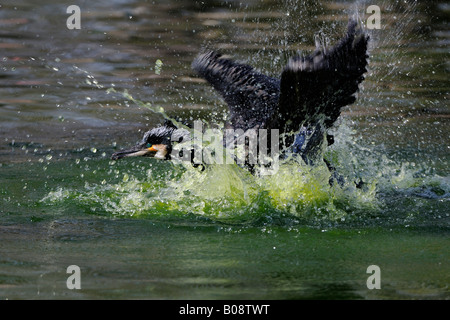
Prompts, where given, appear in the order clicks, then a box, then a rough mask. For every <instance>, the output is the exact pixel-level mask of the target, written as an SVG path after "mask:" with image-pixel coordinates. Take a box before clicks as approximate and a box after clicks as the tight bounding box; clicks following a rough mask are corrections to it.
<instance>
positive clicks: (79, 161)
mask: <svg viewBox="0 0 450 320" xmlns="http://www.w3.org/2000/svg"><path fill="white" fill-rule="evenodd" d="M43 3H44V4H43V5H40V6H36V5H33V4H31V2H30V3H28V2H26V1H24V2H20V3H17V4H14V5H12V4H11V5H2V10H1V11H0V24H1V25H2V26H3V28H2V30H3V31H2V33H1V37H2V42H1V44H0V47H2V48H3V49H2V52H3V54H2V57H1V58H2V86H1V87H0V90H1V93H2V95H1V98H0V139H1V140H0V141H3V143H2V144H1V145H0V172H1V175H0V179H1V185H0V194H1V207H0V213H1V215H0V229H1V232H0V241H1V247H0V297H1V298H8V299H18V298H27V299H28V298H53V297H55V298H150V299H160V298H163V299H164V298H166V299H173V298H175V299H178V298H194V299H215V298H222V299H228V298H234V299H236V298H237V299H240V298H244V299H253V298H268V299H302V298H328V299H329V298H344V299H361V298H363V299H364V298H369V299H371V298H382V299H392V298H394V299H395V298H407V299H415V298H419V299H423V298H437V299H443V298H448V285H449V282H450V281H449V274H450V268H449V263H448V261H449V250H448V247H449V232H448V230H449V214H450V211H449V209H448V200H449V196H450V194H449V193H450V178H449V171H448V163H449V143H448V142H449V130H448V125H449V123H448V117H449V108H448V103H447V101H448V89H449V87H450V86H449V81H448V69H449V65H448V58H446V57H448V44H449V43H448V42H449V33H448V30H446V29H445V27H444V26H445V23H446V21H448V13H449V8H448V6H446V5H445V4H433V5H428V6H426V5H425V4H422V3H420V2H419V3H415V2H404V1H399V2H396V1H392V2H389V1H383V2H380V3H379V6H380V7H381V10H382V17H383V24H382V29H381V30H373V31H369V33H370V35H371V38H372V42H371V49H370V57H371V58H370V63H369V66H370V70H369V72H368V74H367V79H366V81H365V82H363V85H362V88H361V92H360V93H359V94H358V100H357V102H356V103H355V104H354V105H352V106H349V107H347V108H345V110H344V113H343V116H342V117H341V119H340V120H339V123H338V124H337V126H336V128H334V129H333V131H334V135H335V139H336V142H335V144H334V145H333V146H331V147H330V148H328V149H327V150H326V151H325V157H326V158H327V159H328V160H329V161H330V162H332V163H333V165H334V166H335V167H336V169H337V172H338V173H339V175H341V177H343V181H344V182H343V183H341V184H336V183H335V184H332V185H330V183H329V180H330V173H329V171H328V170H327V168H326V166H317V167H310V166H307V165H305V164H304V163H302V162H300V161H298V160H295V159H294V160H292V159H291V160H286V161H282V162H281V164H280V168H279V170H278V172H277V174H275V175H270V176H258V175H251V174H250V173H248V172H247V171H245V170H244V169H242V168H240V167H239V166H237V165H234V164H231V165H212V166H208V167H207V168H206V170H205V171H203V172H201V171H199V170H197V169H195V168H193V167H192V166H189V165H187V166H183V165H180V164H174V163H171V162H163V161H157V160H154V159H148V158H145V159H138V158H136V159H131V158H130V159H123V160H121V161H117V162H116V161H112V160H110V156H111V154H112V153H113V152H115V151H117V150H118V149H120V148H122V147H129V146H131V145H133V144H134V143H135V142H136V141H137V140H139V139H140V138H141V136H142V134H143V132H145V131H146V130H147V129H148V128H150V127H153V126H155V125H157V124H159V123H162V121H163V120H164V117H170V118H174V119H177V120H182V121H186V122H191V121H194V120H197V119H202V120H203V121H209V122H214V123H222V122H223V120H224V117H225V116H226V107H225V105H224V104H223V102H222V101H221V100H220V99H219V96H218V94H217V93H216V92H214V91H213V90H212V89H211V88H210V87H209V86H208V85H207V84H206V83H204V82H203V81H201V80H199V79H198V77H197V76H196V75H195V74H194V73H193V72H192V71H191V70H190V63H191V61H192V59H193V57H194V56H195V55H196V54H197V52H198V51H199V50H200V49H201V48H202V47H205V46H207V47H212V48H216V49H221V50H223V51H224V52H226V53H229V54H233V55H235V57H236V58H237V59H239V60H242V61H246V62H248V63H250V64H252V65H255V66H258V69H259V70H261V71H264V72H266V73H268V74H271V75H277V74H279V72H280V70H281V69H282V67H283V65H284V64H285V63H286V61H287V59H288V58H289V56H290V55H292V54H295V52H296V51H298V50H303V51H309V50H312V49H313V48H314V39H320V41H321V42H324V43H326V42H330V43H333V42H334V41H336V40H337V39H338V38H339V37H340V36H341V34H342V32H343V30H345V25H346V20H347V19H348V16H349V15H354V14H355V13H358V14H359V18H360V19H362V20H364V19H365V18H367V14H364V8H365V7H366V6H367V5H368V4H367V3H365V2H358V3H353V2H348V3H345V2H344V3H342V2H339V3H333V2H327V1H323V2H320V3H317V4H315V5H310V6H308V7H303V6H301V5H300V4H298V3H296V2H295V1H287V2H285V3H284V4H283V5H280V4H276V3H275V2H274V3H268V2H265V3H264V5H262V4H259V3H258V2H255V3H249V4H246V5H238V4H234V3H231V4H222V5H221V6H219V5H216V7H212V8H209V7H204V6H203V5H202V4H201V3H193V2H185V3H184V2H179V1H177V2H173V3H170V2H167V1H166V2H164V3H161V4H160V3H156V4H150V3H146V2H140V1H129V2H124V1H115V2H113V3H111V2H110V1H104V2H103V1H97V2H96V3H95V4H93V3H88V2H86V3H82V4H80V7H81V10H82V12H83V13H84V14H83V19H82V29H81V30H79V31H77V30H67V29H66V28H65V20H66V18H67V16H68V15H67V14H65V9H66V7H65V6H64V5H60V4H58V5H56V4H52V2H51V1H47V2H43ZM370 4H372V3H370ZM430 17H432V18H430ZM55 25H58V26H60V28H55ZM125 92H128V93H127V94H125ZM361 181H363V182H364V183H363V186H362V188H357V187H356V185H357V184H358V182H361ZM73 264H75V265H78V266H80V267H81V270H82V289H81V290H69V289H67V287H66V279H67V276H68V275H67V274H66V268H67V267H68V266H69V265H73ZM373 264H375V265H378V266H380V269H381V271H382V279H381V284H382V289H380V290H369V289H368V288H367V286H366V280H367V277H368V276H369V275H368V274H367V273H366V269H367V267H368V266H369V265H373Z"/></svg>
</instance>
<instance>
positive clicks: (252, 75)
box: [112, 19, 369, 164]
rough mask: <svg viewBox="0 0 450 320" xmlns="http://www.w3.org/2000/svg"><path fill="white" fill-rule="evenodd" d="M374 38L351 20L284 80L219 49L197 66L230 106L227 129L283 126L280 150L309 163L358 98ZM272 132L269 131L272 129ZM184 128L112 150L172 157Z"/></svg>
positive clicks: (293, 63)
mask: <svg viewBox="0 0 450 320" xmlns="http://www.w3.org/2000/svg"><path fill="white" fill-rule="evenodd" d="M368 40H369V37H368V36H367V35H366V34H365V33H364V32H363V30H361V28H358V27H357V23H356V21H354V20H352V19H350V21H349V23H348V27H347V33H346V34H345V36H344V37H343V38H342V39H341V40H340V41H339V42H338V43H337V44H336V45H335V46H334V47H332V48H330V49H328V48H326V47H323V48H319V47H318V48H317V49H316V50H315V51H314V52H313V53H312V54H310V55H307V56H302V55H297V56H294V57H292V58H291V59H290V60H289V62H288V63H287V65H286V66H285V68H284V70H283V72H282V74H281V79H276V78H272V77H269V76H266V75H264V74H262V73H259V72H257V71H255V70H254V69H253V67H251V66H249V65H246V64H241V63H238V62H235V61H232V60H230V59H226V58H224V57H222V55H221V54H220V53H218V52H214V51H207V52H203V53H201V54H199V55H198V56H197V57H196V58H195V60H194V61H193V63H192V68H193V69H194V70H195V71H197V72H198V74H199V75H200V76H202V77H203V78H205V79H206V80H207V81H208V82H209V83H210V84H211V85H212V86H213V87H214V88H215V89H216V90H217V91H218V92H219V93H220V94H221V95H222V97H223V99H224V100H225V102H226V103H227V104H228V107H229V121H228V124H227V126H228V128H233V129H242V130H243V131H244V132H245V131H247V130H249V129H278V130H279V133H280V136H282V139H280V150H284V151H285V152H286V148H287V152H289V153H292V154H298V155H300V156H301V157H302V158H303V159H304V161H305V162H306V163H308V164H314V163H316V161H318V160H319V158H321V157H320V156H321V154H320V152H319V151H320V150H321V149H322V146H323V144H324V143H328V145H330V144H332V143H333V137H332V136H331V135H329V134H327V130H328V129H329V128H330V127H331V126H332V125H333V124H334V122H335V121H336V120H337V118H338V117H339V115H340V111H341V108H342V107H344V106H346V105H349V104H351V103H353V102H354V101H355V100H356V98H355V96H354V94H355V93H356V92H357V91H358V85H359V84H360V83H361V82H362V81H363V80H364V76H363V75H364V73H365V72H366V71H367V69H366V66H367V59H368V55H367V44H368ZM268 131H270V130H268ZM188 135H189V133H188V132H187V131H186V130H185V129H181V128H180V129H178V128H177V127H176V126H175V125H173V123H171V122H170V121H166V123H165V124H164V125H163V126H160V127H157V128H154V129H151V130H150V131H148V132H146V133H145V135H144V137H143V139H142V141H141V142H140V143H139V144H138V145H137V146H135V147H134V148H132V149H130V150H123V151H120V152H117V153H114V154H113V155H112V159H114V160H117V159H120V158H123V157H127V156H144V155H146V156H153V157H155V158H158V159H170V152H171V148H172V143H173V142H174V141H176V142H181V141H183V139H186V138H188Z"/></svg>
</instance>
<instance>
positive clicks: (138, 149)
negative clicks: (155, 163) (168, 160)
mask: <svg viewBox="0 0 450 320" xmlns="http://www.w3.org/2000/svg"><path fill="white" fill-rule="evenodd" d="M165 151H166V148H165V146H164V145H153V146H151V147H150V148H147V147H145V146H142V145H137V146H134V147H133V148H131V149H127V150H121V151H119V152H116V153H114V154H113V155H112V156H111V159H112V160H119V159H122V158H125V157H142V156H147V157H155V158H163V157H165V156H166V152H165Z"/></svg>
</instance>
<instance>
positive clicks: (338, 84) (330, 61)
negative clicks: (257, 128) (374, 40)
mask: <svg viewBox="0 0 450 320" xmlns="http://www.w3.org/2000/svg"><path fill="white" fill-rule="evenodd" d="M356 27H357V23H356V22H355V21H353V20H350V21H349V24H348V29H347V34H346V35H345V37H344V38H342V39H341V40H340V41H339V42H338V43H337V44H336V45H335V46H334V47H332V48H331V49H329V50H327V49H326V48H322V49H320V50H319V49H317V50H316V51H315V52H314V53H313V54H311V55H308V56H306V57H301V56H295V57H293V58H291V59H290V61H289V62H288V64H287V66H286V67H285V69H284V71H283V73H282V75H281V83H280V98H279V103H278V108H277V112H276V114H274V117H273V118H272V119H271V121H270V123H268V124H267V127H269V128H279V129H280V131H281V132H291V131H294V132H295V131H298V130H299V128H300V126H302V125H303V126H305V127H308V126H314V125H315V124H316V123H318V122H321V123H323V124H324V125H325V130H326V128H329V127H331V126H332V125H333V123H334V122H335V121H336V120H337V118H338V117H339V114H340V110H341V108H342V107H344V106H346V105H348V104H351V103H353V102H354V101H355V99H356V98H355V96H354V94H355V93H356V92H357V91H358V85H359V84H360V83H361V81H362V80H364V77H363V74H364V73H365V72H366V71H367V69H366V66H367V58H368V55H367V43H368V40H369V37H368V36H366V35H365V34H364V33H363V31H362V30H360V29H357V28H356Z"/></svg>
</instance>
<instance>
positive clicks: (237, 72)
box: [192, 51, 280, 131]
mask: <svg viewBox="0 0 450 320" xmlns="http://www.w3.org/2000/svg"><path fill="white" fill-rule="evenodd" d="M192 68H193V69H194V70H196V71H197V72H198V73H199V74H200V75H201V76H202V77H203V78H205V79H206V80H207V81H208V82H209V83H210V84H211V85H212V86H213V87H214V88H215V89H216V90H217V91H219V92H220V94H221V95H222V97H223V98H224V100H225V102H226V103H227V104H228V107H229V110H230V121H229V124H230V125H231V126H232V127H233V128H234V129H243V130H244V131H246V130H247V129H251V128H261V127H264V126H265V123H266V122H267V120H268V119H269V118H270V117H271V116H272V115H273V113H274V111H275V109H276V108H277V103H278V97H279V87H280V83H279V80H278V79H274V78H271V77H268V76H266V75H263V74H261V73H259V72H257V71H255V70H254V69H253V68H252V67H251V66H249V65H246V64H241V63H237V62H235V61H232V60H229V59H225V58H223V57H222V55H221V54H220V53H217V52H214V51H208V52H205V53H202V54H200V55H199V56H198V57H197V58H196V59H195V60H194V62H193V63H192Z"/></svg>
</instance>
